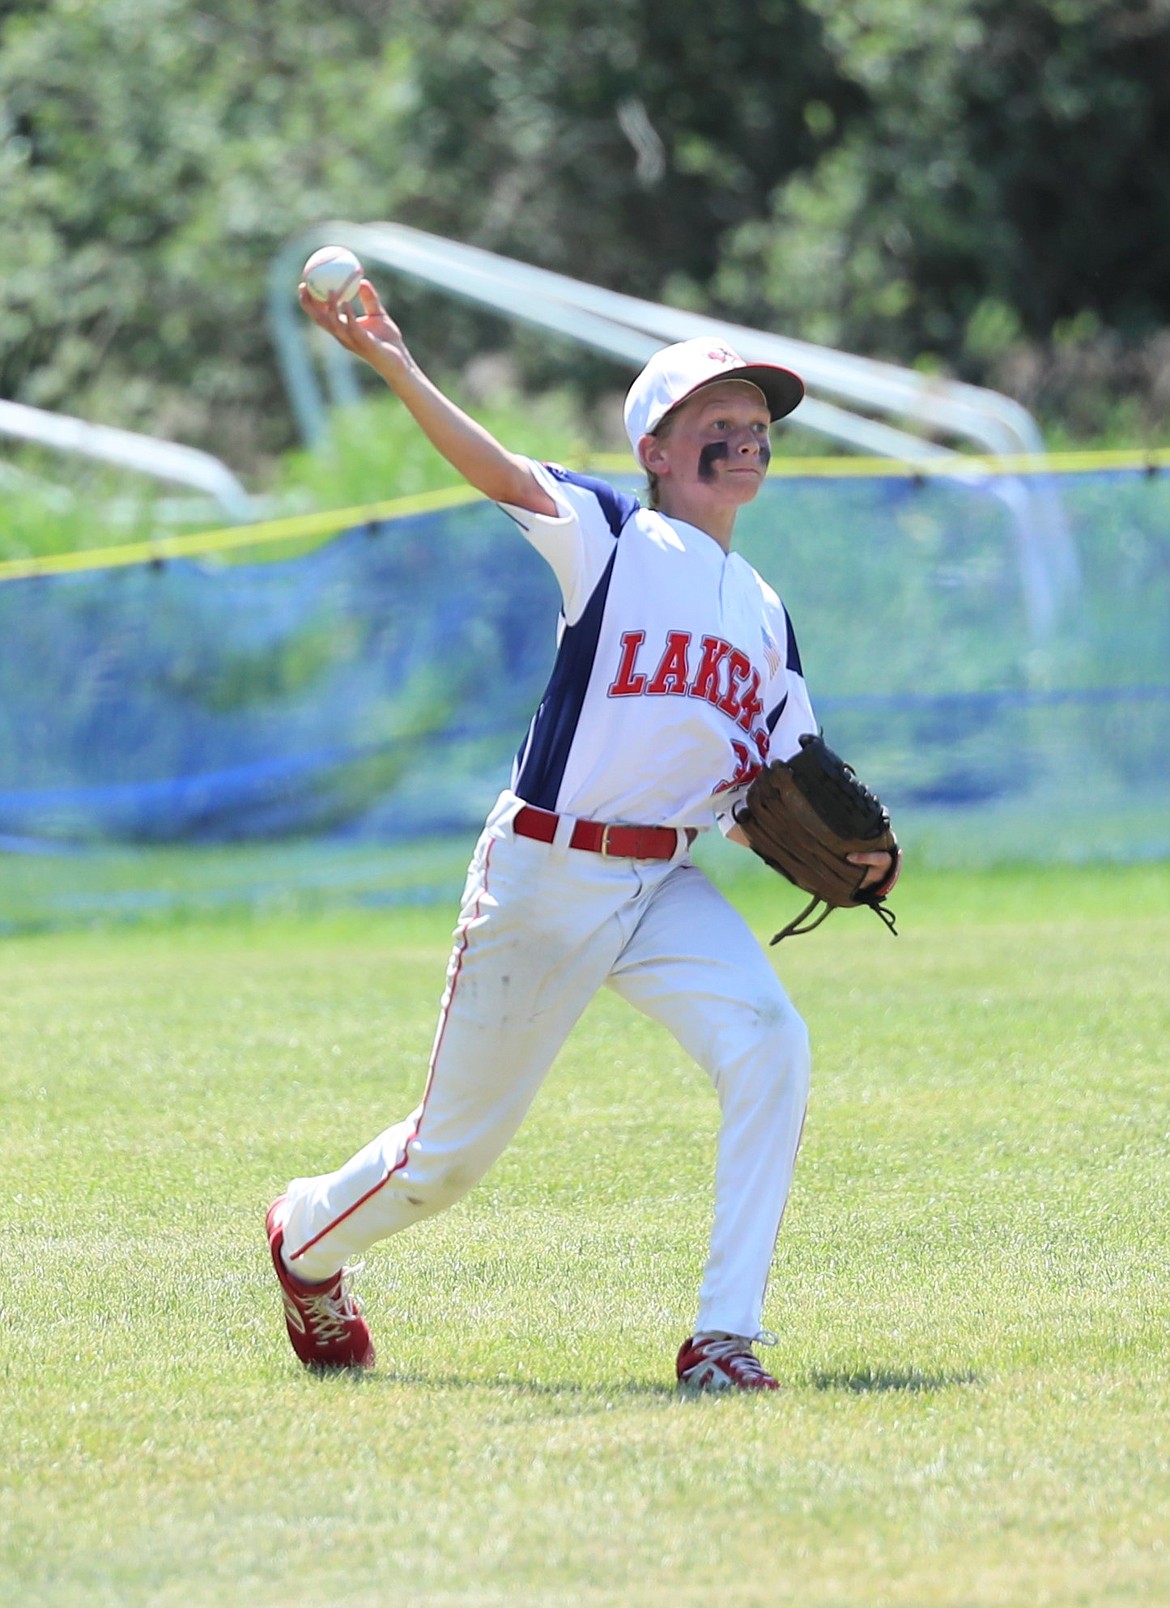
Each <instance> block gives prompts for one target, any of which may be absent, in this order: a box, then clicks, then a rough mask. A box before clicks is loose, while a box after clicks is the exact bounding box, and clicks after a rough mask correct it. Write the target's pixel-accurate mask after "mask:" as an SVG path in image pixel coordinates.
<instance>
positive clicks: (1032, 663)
mask: <svg viewBox="0 0 1170 1608" xmlns="http://www.w3.org/2000/svg"><path fill="white" fill-rule="evenodd" d="M1051 484H1053V485H1054V486H1055V490H1056V494H1057V497H1058V500H1059V504H1060V508H1061V510H1062V513H1063V518H1064V521H1065V523H1066V527H1067V530H1068V533H1069V536H1070V538H1071V543H1072V548H1073V550H1074V551H1075V555H1076V560H1077V564H1078V566H1079V571H1080V580H1079V584H1078V585H1077V586H1076V587H1075V588H1074V589H1072V590H1071V591H1070V592H1069V594H1068V595H1067V597H1066V598H1065V600H1064V601H1063V603H1062V605H1061V608H1060V610H1059V613H1058V615H1057V618H1056V621H1055V624H1054V625H1053V627H1052V628H1051V630H1049V631H1047V632H1045V633H1044V634H1042V635H1038V634H1037V632H1036V630H1035V629H1034V628H1033V624H1032V623H1030V621H1029V617H1028V610H1027V608H1026V601H1025V592H1024V588H1023V586H1022V583H1021V571H1020V564H1019V543H1018V531H1017V528H1016V526H1015V524H1014V521H1013V516H1012V513H1011V511H1010V509H1009V508H1008V506H1007V505H1006V504H1005V501H1004V499H1003V497H1002V496H1000V495H997V494H996V490H995V486H994V483H993V482H975V483H964V482H960V481H955V480H948V479H945V478H942V477H937V476H931V477H928V478H925V479H922V478H915V477H914V476H912V475H905V476H901V475H899V476H892V475H888V474H883V475H877V474H875V475H873V476H863V475H856V474H854V475H851V476H849V477H830V476H823V475H819V474H818V475H808V476H801V475H794V474H787V475H783V476H778V477H777V478H775V479H774V480H773V481H772V482H771V483H770V484H769V485H768V487H767V488H766V492H765V494H764V495H763V496H762V497H761V498H760V500H759V501H758V502H757V503H756V504H754V505H753V506H752V507H751V508H750V509H749V510H747V511H745V513H744V514H743V515H742V516H741V525H740V532H739V541H738V545H739V548H740V550H741V551H742V552H744V553H745V554H746V556H748V557H749V558H750V559H751V561H752V562H753V563H755V564H756V566H757V567H758V568H759V569H760V570H761V571H762V573H763V574H764V575H765V576H767V577H768V578H769V579H770V580H772V581H773V583H774V584H775V585H776V586H777V589H778V590H779V591H780V592H781V594H782V595H783V596H784V598H785V600H786V601H787V603H788V606H789V609H790V612H791V614H792V616H793V619H794V622H795V625H796V629H797V634H798V637H799V640H800V645H801V650H802V654H803V658H804V665H805V670H806V674H807V676H808V680H809V684H810V687H811V689H812V693H813V698H814V703H815V705H816V708H817V712H818V715H819V717H820V719H821V721H822V723H823V726H824V729H825V734H826V737H827V738H828V739H829V741H830V742H831V743H832V745H833V746H834V747H836V748H838V749H839V750H840V751H841V752H843V753H845V754H846V755H847V756H848V757H849V758H850V759H851V760H852V761H853V763H854V764H855V765H856V767H857V769H858V771H859V773H860V774H861V775H862V777H863V779H865V780H867V781H869V782H870V783H871V785H873V786H874V787H875V788H876V789H877V790H878V791H879V792H880V793H881V794H882V796H883V797H884V798H886V799H887V800H888V802H889V803H890V805H891V808H892V809H893V810H894V812H895V814H896V817H897V820H898V824H899V826H900V828H901V830H902V835H903V838H904V839H905V841H906V843H907V846H908V849H909V851H910V853H911V854H915V853H917V854H919V855H920V856H921V857H922V858H923V859H924V860H933V861H938V862H947V861H951V860H955V859H959V860H969V861H971V862H973V863H987V862H988V861H989V860H1018V861H1031V860H1040V861H1043V860H1053V859H1069V858H1083V859H1088V858H1095V857H1101V856H1105V857H1114V858H1138V857H1152V856H1164V855H1167V854H1170V476H1168V475H1167V474H1165V473H1147V472H1143V471H1141V470H1114V471H1108V472H1094V473H1075V474H1067V475H1062V476H1060V477H1052V480H1051ZM630 485H631V486H633V482H630ZM556 609H557V592H556V588H555V583H554V582H553V579H552V576H551V573H550V572H549V571H548V569H547V568H546V566H545V565H544V563H543V562H542V561H541V560H540V559H539V558H538V557H537V556H536V555H535V554H534V553H533V552H532V551H531V550H530V549H529V548H528V546H527V544H526V543H525V542H524V541H523V540H522V538H520V537H519V536H518V534H517V532H516V530H515V527H514V526H513V524H512V523H511V521H509V520H508V519H507V518H506V517H505V516H504V515H503V514H502V513H500V512H499V511H498V510H496V509H495V508H493V507H491V506H490V505H488V504H484V503H480V502H470V503H467V504H465V505H463V506H459V507H455V508H447V509H445V510H441V511H435V512H430V513H424V514H414V515H411V516H409V517H401V518H391V519H385V520H380V521H378V522H375V523H371V524H367V525H362V526H360V527H357V528H351V529H347V530H344V531H342V532H340V533H339V534H338V535H337V536H336V537H335V538H334V539H332V540H330V541H328V542H327V543H325V544H324V545H322V546H319V547H317V548H316V549H315V550H314V551H312V552H309V553H307V554H301V555H300V556H298V557H295V558H285V559H279V560H258V561H254V562H247V561H244V562H241V561H238V560H236V561H232V562H225V561H223V560H217V559H215V558H214V557H206V558H203V559H190V560H177V561H167V562H165V563H162V564H149V563H139V564H133V565H128V566H117V567H110V568H104V569H94V570H87V571H82V572H79V573H74V574H68V575H40V576H35V577H31V578H27V579H18V580H10V581H8V582H6V583H4V584H2V585H0V880H2V881H3V882H4V883H5V884H6V885H7V889H8V892H7V894H5V893H4V892H3V890H2V889H0V930H2V929H3V926H4V924H5V922H6V921H7V923H8V925H9V927H10V928H11V927H12V926H13V925H19V924H21V923H22V922H35V921H37V920H40V919H42V918H44V919H56V918H60V919H63V920H65V919H69V916H70V912H73V913H74V914H80V915H86V914H92V913H94V912H98V911H100V910H102V909H103V908H111V909H112V908H114V907H115V906H117V905H118V904H119V902H121V903H122V904H127V903H129V905H131V906H133V905H134V903H135V901H138V902H139V903H140V904H141V903H145V904H146V905H147V906H149V904H150V901H151V898H152V894H151V889H152V887H153V886H154V885H155V884H159V885H160V886H161V885H162V884H164V883H165V884H166V885H167V886H170V887H172V888H174V887H178V886H179V883H180V882H181V880H182V879H181V877H179V876H178V873H177V872H176V870H175V867H176V865H177V864H178V863H179V858H180V856H181V855H182V854H184V853H185V854H186V856H187V859H186V863H188V864H198V865H199V866H200V867H201V869H200V871H199V873H198V876H197V877H196V879H195V880H196V881H197V882H198V884H199V886H200V887H202V888H203V890H204V891H205V892H209V891H210V889H211V887H212V885H213V884H214V883H215V882H216V880H217V879H218V880H219V881H221V882H222V883H223V885H224V887H225V888H226V889H227V890H228V891H229V893H230V892H233V891H234V893H235V894H240V893H241V892H246V891H247V889H248V888H249V887H251V886H255V885H259V883H264V885H265V886H268V885H269V884H271V885H273V886H275V885H279V884H280V883H281V882H282V880H283V881H284V882H288V883H295V882H297V881H298V880H300V881H301V882H307V883H314V882H316V883H317V884H318V885H320V886H321V887H323V888H328V887H329V886H334V885H336V886H337V887H339V888H341V889H342V891H348V892H349V893H355V892H360V890H361V889H362V888H363V887H366V886H373V885H374V884H378V883H379V881H380V879H381V880H382V881H384V880H385V877H386V874H387V873H386V867H387V866H388V865H390V864H391V863H393V864H395V865H397V866H398V867H399V869H400V871H401V869H402V868H403V867H410V866H412V865H413V866H415V867H417V866H418V865H420V864H424V863H425V862H426V854H427V852H429V850H424V848H423V846H424V845H427V844H432V843H433V842H434V841H435V840H438V839H444V838H448V837H450V836H451V835H452V834H454V835H455V836H456V837H457V839H458V840H459V849H458V853H459V855H463V854H464V853H465V851H466V849H467V847H468V846H469V844H470V841H471V838H472V836H473V835H474V831H475V829H476V827H477V825H478V823H479V822H480V820H481V819H482V816H483V814H484V812H485V810H486V809H487V808H488V806H489V805H490V802H491V800H492V799H493V798H494V796H495V794H496V792H497V791H498V790H499V788H500V787H501V786H502V785H503V784H504V783H505V782H506V780H507V775H508V770H509V766H510V762H511V757H512V754H513V752H514V751H515V748H516V746H517V744H518V743H519V742H520V740H521V738H522V736H523V734H524V731H525V728H526V726H527V723H528V720H529V717H530V715H531V712H532V709H533V708H534V706H535V703H536V701H537V700H538V698H539V696H540V693H541V691H542V689H543V686H544V683H545V679H546V677H547V674H548V671H549V668H550V666H551V663H552V658H553V652H554V626H555V616H556ZM392 849H394V850H396V853H397V858H396V859H395V858H393V857H391V858H388V857H387V856H388V853H389V851H390V850H392ZM194 851H200V852H201V853H202V854H203V855H204V858H203V859H202V860H199V858H198V855H196V857H195V859H194V860H192V858H191V856H192V854H193V853H194ZM213 851H222V852H219V853H218V854H217V853H215V852H213ZM34 861H35V862H37V867H36V869H35V870H34V869H33V865H32V862H34ZM111 866H116V867H117V869H116V871H115V872H111V871H110V870H109V868H110V867H111ZM160 867H166V868H167V869H165V870H160ZM258 867H260V868H264V869H262V870H257V868H258ZM338 867H343V868H348V869H342V870H339V869H338ZM209 868H214V869H209ZM249 868H250V869H249ZM404 874H405V877H406V881H407V882H408V883H409V881H410V873H409V870H408V871H407V872H405V873H404ZM87 879H88V882H87ZM168 879H169V881H168ZM176 879H177V880H176ZM400 880H401V879H400ZM87 887H88V890H89V891H88V892H87V891H86V890H87ZM158 898H159V899H160V900H162V901H163V902H165V899H164V898H163V895H162V894H159V895H158ZM6 905H7V907H8V908H7V909H6V908H5V906H6ZM54 912H55V915H54Z"/></svg>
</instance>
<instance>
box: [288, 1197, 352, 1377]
mask: <svg viewBox="0 0 1170 1608" xmlns="http://www.w3.org/2000/svg"><path fill="white" fill-rule="evenodd" d="M283 1204H284V1197H283V1196H281V1198H280V1199H279V1200H274V1201H273V1203H272V1205H271V1206H270V1207H269V1208H268V1221H267V1228H268V1248H269V1250H270V1251H271V1252H272V1265H273V1267H275V1269H276V1276H277V1278H278V1279H279V1280H280V1289H281V1294H282V1295H283V1296H284V1321H285V1324H286V1325H287V1327H288V1337H289V1340H290V1341H291V1342H292V1348H293V1350H294V1351H295V1352H296V1354H297V1356H298V1357H299V1358H300V1359H301V1361H302V1362H303V1363H304V1364H305V1366H306V1368H372V1367H373V1366H374V1342H373V1341H372V1340H371V1339H370V1331H369V1327H368V1325H367V1323H366V1320H365V1318H363V1317H362V1309H361V1303H360V1302H359V1301H358V1299H357V1297H356V1296H355V1295H354V1293H353V1291H352V1290H351V1289H350V1287H349V1281H348V1277H347V1275H348V1273H349V1269H348V1268H344V1267H343V1268H342V1270H341V1272H340V1273H335V1274H334V1275H333V1277H332V1278H331V1279H327V1280H326V1281H325V1283H324V1284H306V1283H305V1282H304V1281H303V1280H302V1279H298V1278H296V1277H295V1276H294V1275H293V1274H292V1273H290V1272H289V1270H288V1268H287V1267H285V1265H284V1258H283V1257H282V1256H281V1254H280V1252H281V1247H282V1246H283V1244H284V1227H283V1225H282V1224H281V1222H280V1221H279V1215H278V1214H279V1210H280V1207H281V1206H282V1205H283Z"/></svg>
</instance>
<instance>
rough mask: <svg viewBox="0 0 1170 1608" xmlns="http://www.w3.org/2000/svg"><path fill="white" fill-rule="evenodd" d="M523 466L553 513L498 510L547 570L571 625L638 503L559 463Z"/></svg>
mask: <svg viewBox="0 0 1170 1608" xmlns="http://www.w3.org/2000/svg"><path fill="white" fill-rule="evenodd" d="M525 462H526V463H527V464H528V467H529V469H531V471H532V474H533V476H534V478H535V479H536V481H537V483H538V484H539V485H540V486H541V487H542V488H543V490H545V491H547V492H548V494H549V496H550V497H551V498H552V500H553V501H554V502H555V503H556V505H557V511H556V513H555V514H534V513H533V512H532V511H531V510H530V509H528V508H517V507H516V506H515V505H514V504H512V503H500V504H499V506H500V507H501V508H502V509H503V511H504V512H505V513H506V514H507V515H508V517H509V518H510V519H513V520H515V522H516V524H517V525H519V527H520V529H521V531H522V532H523V533H524V535H525V537H526V538H527V539H528V541H530V542H531V543H532V545H533V547H535V548H536V551H537V552H538V553H539V554H540V555H541V557H542V558H543V559H545V560H546V562H547V563H548V564H549V565H550V566H551V568H552V571H553V574H554V575H555V576H556V578H557V582H558V584H559V586H560V589H561V598H562V603H563V610H562V611H563V613H564V616H565V620H566V622H567V623H568V624H569V625H573V624H574V623H575V622H576V621H577V620H579V619H580V617H581V615H582V613H583V612H584V609H585V605H586V604H587V603H588V601H589V598H590V596H591V595H592V593H593V590H594V588H595V587H596V585H597V582H598V581H599V580H600V578H601V576H602V574H603V573H604V570H605V567H606V565H607V564H608V563H609V561H610V559H611V558H612V556H613V544H614V542H615V541H616V540H617V538H618V536H619V535H620V534H621V530H622V527H623V526H624V525H625V523H626V521H627V519H629V517H630V515H631V514H632V513H633V512H634V510H635V509H636V508H637V507H638V499H637V498H636V497H631V496H629V495H627V494H626V493H624V492H619V491H615V489H614V488H613V487H612V486H610V485H607V484H606V482H605V481H603V480H596V479H594V478H593V477H592V476H591V475H582V474H578V473H576V472H575V471H574V470H571V469H562V468H561V467H560V465H559V464H549V463H537V462H536V461H535V460H534V459H531V458H529V459H526V460H525Z"/></svg>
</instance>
